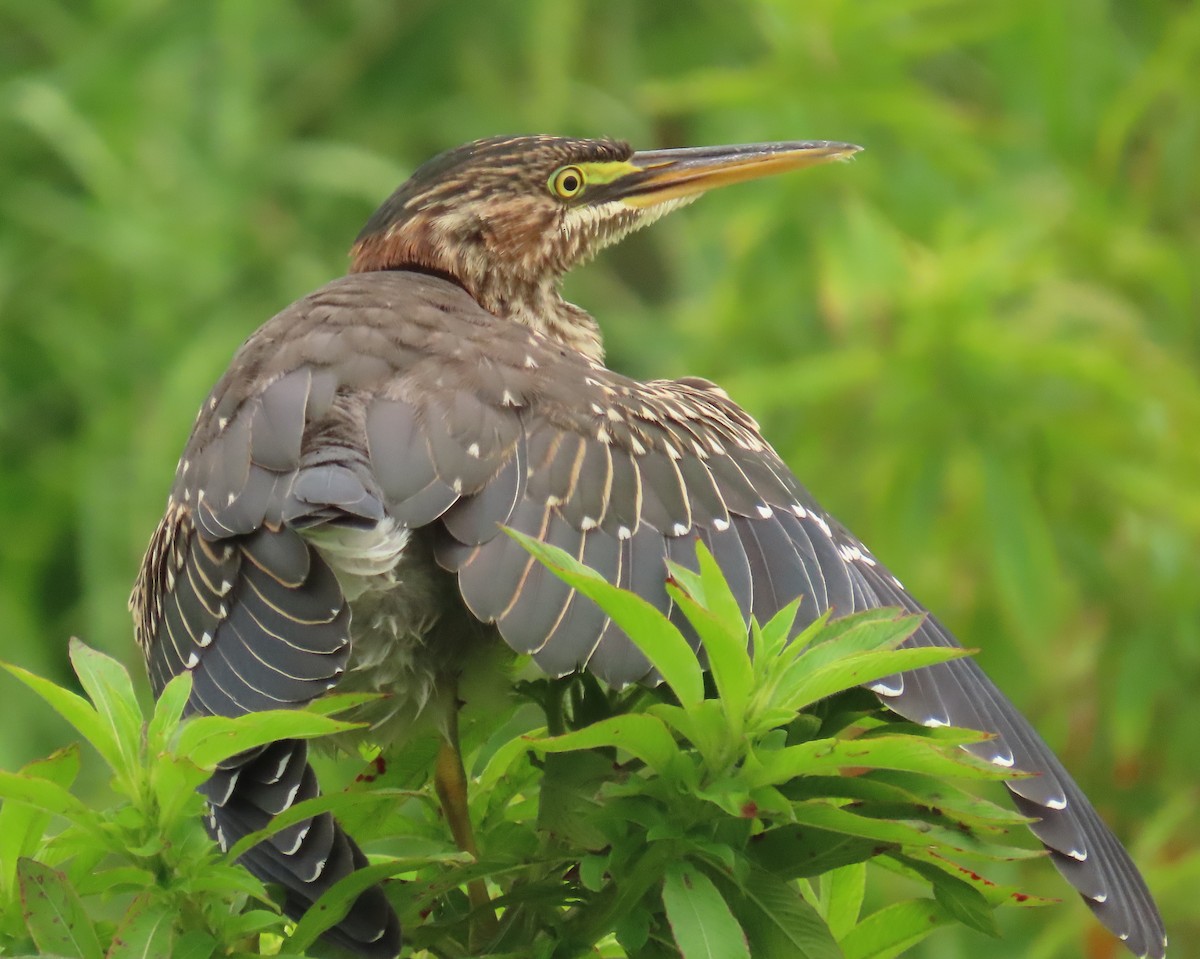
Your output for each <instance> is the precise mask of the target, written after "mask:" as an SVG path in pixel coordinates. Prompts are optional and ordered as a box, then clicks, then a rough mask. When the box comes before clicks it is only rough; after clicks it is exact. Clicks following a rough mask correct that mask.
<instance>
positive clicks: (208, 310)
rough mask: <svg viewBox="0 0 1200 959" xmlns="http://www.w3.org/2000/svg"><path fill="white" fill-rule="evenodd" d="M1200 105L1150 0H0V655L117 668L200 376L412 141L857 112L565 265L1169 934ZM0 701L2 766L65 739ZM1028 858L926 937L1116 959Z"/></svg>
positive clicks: (717, 136)
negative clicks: (979, 669) (1056, 789)
mask: <svg viewBox="0 0 1200 959" xmlns="http://www.w3.org/2000/svg"><path fill="white" fill-rule="evenodd" d="M1198 102H1200V5H1198V4H1196V3H1185V2H1179V0H1176V2H1169V0H1141V2H1137V3H1134V2H1126V3H1111V4H1109V3H1102V2H1099V0H1059V2H1052V3H1047V2H1045V0H1008V2H1005V3H984V2H968V0H857V2H838V0H814V2H811V3H801V2H798V0H774V2H771V0H759V2H749V0H719V2H718V0H710V2H700V3H662V4H652V3H648V2H644V0H606V2H603V3H599V2H596V3H589V2H583V0H521V2H497V3H490V4H484V3H478V4H467V3H456V2H446V0H413V2H406V3H398V2H394V3H382V2H366V0H356V2H336V3H335V2H284V0H228V2H224V3H208V2H173V3H170V2H165V0H103V2H101V0H96V2H75V3H67V2H58V0H38V2H37V3H31V2H29V0H0V531H2V532H0V655H2V656H3V657H4V658H6V659H8V660H10V661H15V662H18V663H20V664H22V665H24V666H27V667H29V668H32V669H35V670H37V671H39V672H41V673H43V674H46V675H50V676H52V677H55V678H57V679H60V680H61V679H65V678H66V676H67V675H68V670H67V664H66V638H67V637H68V636H69V635H72V634H74V635H79V636H81V637H82V638H84V639H85V640H86V641H87V642H89V643H91V644H93V645H96V646H99V647H101V648H104V649H106V650H109V651H112V652H115V653H116V654H118V655H120V656H122V657H123V658H124V659H126V660H127V661H128V662H130V663H131V664H135V665H136V660H137V654H136V652H135V650H134V649H133V644H132V634H131V628H130V624H129V619H128V614H127V612H126V609H125V599H126V596H127V594H128V591H129V586H130V583H131V582H132V579H133V576H134V572H135V569H136V565H137V562H138V560H139V558H140V555H141V552H142V550H143V549H144V547H145V544H146V541H147V539H148V538H149V535H150V532H151V530H152V528H153V526H154V523H155V521H156V519H157V517H158V515H159V512H160V510H161V508H162V506H163V504H164V502H165V496H166V491H167V487H168V485H169V483H170V478H171V474H172V471H173V468H174V464H175V460H176V458H177V456H178V454H179V451H180V450H181V448H182V445H183V442H184V440H185V439H186V436H187V432H188V429H189V427H190V424H191V420H192V416H193V415H194V412H195V410H196V407H197V405H198V403H199V401H200V399H201V398H202V397H203V396H204V395H205V393H206V392H207V390H208V388H209V387H210V385H211V384H212V382H213V381H214V380H215V378H216V377H217V376H218V375H219V373H220V372H221V370H222V369H223V368H224V365H225V364H226V362H227V361H228V358H229V357H230V355H231V354H232V352H233V350H234V349H235V348H236V346H237V345H238V343H240V341H241V340H242V339H243V338H244V337H245V336H246V335H248V334H249V333H250V332H251V331H252V330H253V329H254V328H255V327H256V326H258V325H259V324H260V323H261V322H263V321H264V320H265V319H266V318H268V317H269V316H270V315H272V314H273V313H274V312H276V311H277V310H279V309H280V308H282V307H283V306H285V305H286V304H288V303H289V302H291V301H292V300H294V299H296V298H297V297H299V296H301V295H303V294H304V293H306V292H308V291H309V290H311V289H312V288H314V287H316V286H318V285H320V284H321V283H323V282H325V281H326V280H328V279H330V278H332V277H334V276H336V275H338V274H339V273H341V272H342V271H343V270H344V267H345V262H346V261H345V258H344V255H345V251H346V249H347V248H348V246H349V244H350V241H351V240H352V239H353V237H354V235H355V234H356V233H357V231H358V228H359V226H360V225H361V223H362V222H363V221H364V220H365V218H366V217H367V216H368V215H369V214H370V212H371V210H372V209H373V208H374V206H375V205H376V204H377V203H378V202H379V201H380V200H382V199H383V197H385V196H386V195H387V193H389V192H390V191H391V189H392V188H393V187H394V186H395V184H396V183H397V182H398V181H400V180H401V179H403V177H404V176H405V175H406V174H407V173H408V172H410V171H411V170H412V169H413V167H414V166H415V165H417V164H418V163H419V162H421V161H422V160H424V159H425V158H427V157H428V156H429V155H431V154H433V153H435V152H438V151H440V150H442V149H445V148H446V147H449V146H453V145H455V144H458V143H460V142H462V141H465V140H469V139H473V138H475V137H480V136H487V135H492V134H496V133H511V132H556V133H566V134H575V135H585V136H597V135H614V136H618V137H621V138H626V139H629V140H630V141H632V142H633V143H634V144H635V145H636V146H639V147H656V146H676V145H691V144H707V143H724V142H743V141H752V140H767V139H797V138H828V139H839V140H849V141H853V142H856V143H861V144H863V145H865V146H866V148H867V149H866V151H865V152H864V153H863V154H861V155H860V157H859V158H858V159H856V161H855V162H853V163H852V164H849V165H835V166H832V167H826V168H821V169H818V170H814V171H810V172H807V173H804V174H798V175H794V176H788V177H785V178H781V179H778V180H771V181H765V182H760V183H755V184H750V185H744V186H740V187H737V188H733V189H730V190H727V191H721V192H719V193H718V194H715V195H714V196H712V197H709V198H706V199H704V200H702V201H701V202H700V203H699V204H697V205H696V206H695V207H693V208H691V209H689V210H687V211H685V212H683V213H681V214H677V215H676V216H674V217H671V218H670V219H668V220H667V221H665V222H664V223H662V224H661V225H658V226H656V227H654V228H653V229H652V230H650V231H648V232H647V233H644V234H641V235H639V236H637V237H634V238H632V239H630V240H629V241H628V242H626V243H625V244H623V245H622V246H620V247H618V248H615V249H614V250H612V251H610V252H608V253H606V254H604V255H603V256H602V257H601V258H600V260H599V261H598V262H596V263H595V264H593V265H591V266H589V267H588V268H586V269H585V270H583V271H581V272H579V273H578V274H577V275H575V276H572V277H571V278H569V280H568V283H567V291H568V294H569V298H572V299H574V300H575V301H576V302H579V303H580V304H581V305H583V306H585V307H586V308H588V309H590V310H591V311H592V312H593V313H594V314H595V315H596V316H597V318H598V319H599V320H600V321H601V323H602V325H603V326H604V328H605V330H606V333H607V336H608V343H609V358H610V362H611V364H612V365H613V366H615V367H616V368H618V369H621V370H622V371H624V372H628V373H631V374H635V375H639V376H647V377H649V376H672V375H683V374H696V375H703V376H706V377H709V378H711V379H714V380H717V381H718V382H721V383H722V384H723V385H725V386H726V387H727V388H728V390H729V392H730V393H731V394H732V395H733V396H734V398H735V399H737V400H738V401H740V402H741V403H742V404H744V405H745V406H746V407H747V408H748V409H749V410H750V411H751V412H752V413H753V414H754V415H755V416H756V417H758V418H759V420H760V422H761V423H762V426H763V428H764V431H765V432H766V434H767V436H768V437H769V438H771V439H772V441H773V442H774V443H775V444H776V445H777V447H778V448H779V450H780V452H781V453H782V454H783V455H784V457H785V459H786V460H787V461H788V462H789V463H790V464H791V465H792V466H793V467H794V469H795V470H796V472H797V473H798V475H799V476H800V477H801V479H802V480H803V481H804V482H805V483H806V484H807V485H808V486H809V487H810V488H811V489H812V491H813V492H814V493H815V494H816V495H817V497H818V498H819V499H821V500H822V501H823V502H824V503H825V504H826V505H827V506H829V507H830V508H831V510H832V511H833V512H834V513H836V514H837V515H838V516H839V517H840V518H841V519H842V520H843V521H844V522H846V523H847V524H848V525H849V526H850V527H851V528H852V529H853V530H855V531H856V532H857V533H858V534H859V535H860V536H862V537H863V538H864V539H865V540H866V541H867V542H868V543H869V544H870V545H871V546H872V548H873V549H874V551H875V552H876V553H877V554H878V555H880V556H881V557H883V558H884V559H885V560H887V561H888V562H889V564H890V565H891V566H893V567H894V569H895V570H896V572H897V573H898V574H899V575H900V577H901V578H902V579H903V580H904V581H905V583H906V585H908V586H909V588H910V589H912V590H913V592H915V593H916V594H917V595H918V596H920V597H921V598H922V599H923V600H924V601H925V602H926V603H927V604H929V605H930V606H931V607H932V608H933V609H935V610H937V611H938V613H939V615H940V616H941V617H942V618H943V619H944V620H945V621H946V622H947V623H948V624H949V625H950V626H951V627H952V628H953V629H954V630H955V631H956V632H957V633H958V635H959V636H960V637H962V638H963V640H964V641H965V642H966V643H967V644H968V645H978V646H980V647H982V649H983V652H982V653H981V657H980V658H981V661H982V662H983V664H984V665H985V667H986V668H987V669H988V670H989V671H990V672H991V673H992V675H993V676H994V677H995V678H996V679H997V680H998V681H999V682H1000V684H1001V685H1002V686H1003V687H1004V688H1005V689H1006V690H1008V691H1009V693H1010V694H1011V696H1012V698H1013V699H1014V700H1015V701H1016V702H1017V703H1018V704H1019V705H1020V706H1021V707H1022V708H1023V709H1024V710H1026V712H1027V713H1028V714H1029V715H1030V716H1031V717H1033V719H1034V720H1035V722H1036V724H1037V725H1038V727H1039V728H1040V729H1042V730H1043V731H1044V733H1045V735H1046V737H1047V739H1048V740H1049V741H1050V742H1051V743H1052V744H1053V745H1055V746H1056V748H1058V749H1059V750H1060V752H1061V754H1062V755H1063V757H1064V759H1065V760H1066V762H1067V765H1068V766H1069V767H1070V768H1071V769H1072V770H1073V771H1074V772H1075V774H1076V776H1077V777H1078V779H1079V780H1080V782H1081V783H1082V784H1083V785H1084V787H1085V789H1087V791H1088V792H1089V793H1090V794H1091V795H1092V797H1093V798H1094V799H1095V800H1096V802H1097V804H1098V806H1099V807H1100V808H1101V810H1102V811H1103V812H1104V813H1105V814H1106V816H1107V817H1108V819H1109V821H1110V822H1111V823H1112V824H1113V825H1114V827H1115V828H1116V831H1117V832H1118V833H1119V834H1120V835H1121V836H1122V837H1123V838H1125V839H1127V840H1128V841H1129V843H1130V844H1131V848H1132V849H1133V851H1134V853H1135V857H1136V858H1137V859H1138V861H1139V862H1140V863H1141V864H1142V865H1143V866H1144V868H1145V870H1146V873H1147V875H1148V878H1149V880H1150V883H1151V886H1152V887H1153V888H1154V889H1155V890H1156V892H1157V893H1158V895H1159V896H1160V899H1161V902H1162V905H1163V908H1164V912H1165V914H1166V915H1167V919H1168V926H1169V928H1170V931H1171V934H1172V939H1173V941H1174V942H1175V943H1177V944H1178V946H1179V948H1177V949H1175V950H1173V952H1172V955H1174V956H1180V957H1186V956H1188V955H1196V954H1198V953H1195V952H1189V951H1188V950H1189V949H1192V948H1195V947H1194V946H1190V945H1189V942H1195V941H1198V940H1200V920H1198V919H1197V918H1196V914H1197V909H1196V907H1195V905H1194V904H1195V901H1196V900H1195V889H1196V888H1197V883H1200V854H1198V853H1197V846H1198V836H1200V825H1198V824H1197V816H1196V807H1197V800H1198V798H1200V787H1198V777H1197V772H1196V769H1197V760H1196V755H1197V742H1198V740H1200V381H1198V377H1197V371H1198V369H1200V289H1198V283H1200V281H1198V280H1197V274H1198V273H1200V172H1198V170H1197V157H1200V108H1198V107H1197V103H1198ZM139 669H140V667H139ZM0 696H2V697H3V698H2V700H0V701H2V702H3V703H4V706H3V717H4V723H3V730H4V732H3V734H2V735H0V767H4V768H10V769H11V768H14V767H15V766H16V765H18V764H19V763H20V762H22V761H25V760H28V759H30V758H32V757H33V756H36V755H39V754H42V753H45V752H47V751H48V750H49V749H51V748H52V747H53V746H55V745H57V744H59V743H60V742H61V741H62V740H63V739H64V738H65V737H66V729H65V727H64V726H62V725H60V724H58V723H57V722H56V720H55V719H54V718H53V717H52V716H51V715H50V714H49V711H48V710H47V709H45V708H44V707H41V706H39V705H38V704H37V703H36V702H34V701H33V700H32V699H31V697H30V696H28V695H26V694H25V693H24V691H23V690H21V689H18V687H17V684H16V683H14V682H12V681H9V680H0ZM97 788H99V786H97ZM998 875H999V876H1000V877H1002V878H1011V873H1010V872H1009V871H1007V870H1006V869H1004V868H1001V869H999V870H998ZM1026 876H1027V879H1026V880H1025V881H1026V882H1027V883H1028V885H1029V886H1030V887H1031V889H1033V890H1035V891H1039V892H1043V893H1048V894H1051V895H1066V896H1067V897H1068V899H1069V902H1068V903H1067V904H1066V905H1064V906H1062V907H1058V908H1054V909H1051V910H1048V911H1047V910H1040V911H1032V912H1025V911H1022V912H1014V913H1010V914H1008V915H1006V916H1005V917H1004V919H1005V922H1004V928H1005V931H1006V939H1005V940H1004V941H1003V942H1000V943H995V942H992V941H990V940H987V939H984V938H983V937H981V936H978V935H975V934H970V933H966V932H963V933H953V932H950V933H945V934H940V935H935V936H934V937H933V939H932V940H931V941H930V942H929V943H927V944H926V945H925V946H923V947H922V948H921V949H920V950H918V951H917V952H915V953H914V955H919V956H922V957H955V956H963V955H967V954H968V953H969V954H970V955H971V956H972V957H974V959H985V957H1001V956H1005V957H1007V956H1014V955H1021V956H1026V957H1033V959H1039V957H1041V959H1050V957H1075V956H1081V955H1082V956H1086V957H1087V959H1106V957H1110V956H1115V955H1116V952H1115V951H1113V950H1112V947H1111V941H1110V940H1108V939H1107V938H1106V937H1104V936H1103V935H1102V934H1100V933H1099V932H1098V931H1097V929H1096V927H1095V926H1094V924H1093V923H1092V922H1091V921H1090V918H1089V916H1088V914H1087V910H1086V909H1084V908H1083V907H1082V906H1081V905H1079V904H1078V903H1077V902H1075V901H1074V897H1073V896H1070V894H1069V890H1067V887H1066V886H1065V885H1063V884H1062V883H1060V882H1059V881H1057V877H1055V876H1054V875H1053V870H1051V869H1050V867H1049V866H1048V865H1045V864H1038V865H1037V867H1036V868H1034V869H1032V870H1029V871H1027V873H1026ZM892 881H898V880H891V879H889V878H887V877H882V878H879V879H878V880H877V882H876V885H875V899H876V901H884V900H886V898H887V897H888V896H889V894H890V892H891V890H890V889H889V886H888V884H889V883H890V882H892Z"/></svg>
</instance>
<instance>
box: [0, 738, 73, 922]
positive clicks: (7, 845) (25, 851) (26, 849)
mask: <svg viewBox="0 0 1200 959" xmlns="http://www.w3.org/2000/svg"><path fill="white" fill-rule="evenodd" d="M78 774H79V746H78V745H77V744H74V743H72V744H71V745H70V746H67V747H65V748H64V749H60V750H58V751H57V752H54V753H52V754H51V755H49V756H47V757H46V758H45V759H37V760H34V761H33V762H31V763H29V764H28V765H26V766H23V767H22V768H21V770H20V771H19V772H18V773H17V774H16V775H17V776H18V777H21V778H23V779H32V780H42V781H44V782H50V783H53V784H54V785H55V786H59V787H61V788H62V789H64V790H66V789H68V788H70V786H71V784H72V783H73V782H74V781H75V777H76V776H77V775H78ZM50 817H51V813H50V812H49V811H47V810H46V809H45V808H44V807H39V806H33V805H29V804H27V803H23V802H6V803H4V804H2V805H0V902H6V901H8V900H9V898H10V897H11V896H12V895H13V891H14V883H15V882H16V878H17V860H18V859H20V858H21V857H22V856H32V855H33V854H34V853H36V852H37V850H38V847H39V846H40V845H41V843H42V834H43V833H44V832H45V830H46V826H47V825H48V824H49V823H50Z"/></svg>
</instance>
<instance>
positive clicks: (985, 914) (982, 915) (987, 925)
mask: <svg viewBox="0 0 1200 959" xmlns="http://www.w3.org/2000/svg"><path fill="white" fill-rule="evenodd" d="M936 875H937V878H935V879H934V880H933V895H934V898H935V899H937V901H938V902H939V903H941V904H942V906H943V907H944V908H945V910H946V912H948V913H949V914H950V915H951V916H953V917H954V918H955V919H957V920H958V921H959V922H961V923H962V924H963V925H964V926H969V927H970V928H971V929H976V930H978V931H979V932H982V933H985V934H986V935H989V936H993V937H995V938H999V936H1000V930H999V929H998V928H997V927H996V917H995V915H994V914H993V912H992V910H993V908H994V907H993V906H992V905H991V904H990V903H989V902H988V901H987V900H986V899H985V898H984V897H983V894H982V893H981V892H979V891H978V890H977V889H973V888H972V887H971V886H969V885H968V884H967V883H965V882H962V881H960V880H958V879H954V878H953V877H951V876H948V875H946V874H945V873H942V872H939V873H937V874H936Z"/></svg>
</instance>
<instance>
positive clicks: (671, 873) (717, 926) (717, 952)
mask: <svg viewBox="0 0 1200 959" xmlns="http://www.w3.org/2000/svg"><path fill="white" fill-rule="evenodd" d="M662 900H663V906H664V907H665V908H666V911H667V921H668V922H669V923H670V924H671V932H672V933H674V935H675V942H676V944H677V945H678V946H679V951H680V953H681V954H682V956H683V959H740V957H744V959H750V947H749V945H748V943H747V941H746V934H745V933H744V932H743V931H742V927H741V926H740V925H739V924H738V921H737V920H736V919H735V918H734V917H733V913H732V912H731V911H730V909H729V905H728V903H726V902H725V899H724V897H722V895H721V893H720V892H719V891H718V890H717V887H716V886H715V885H713V882H712V880H711V879H709V878H708V876H706V875H705V874H704V873H702V872H701V871H700V870H699V869H697V868H696V867H695V866H692V865H691V864H689V863H672V864H671V865H670V866H668V868H667V874H666V877H665V878H664V879H663V890H662Z"/></svg>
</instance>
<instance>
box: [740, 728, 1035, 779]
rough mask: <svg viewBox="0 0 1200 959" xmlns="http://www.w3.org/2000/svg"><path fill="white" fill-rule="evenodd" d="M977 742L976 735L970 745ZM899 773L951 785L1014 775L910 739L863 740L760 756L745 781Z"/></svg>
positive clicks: (954, 750) (819, 743) (802, 745)
mask: <svg viewBox="0 0 1200 959" xmlns="http://www.w3.org/2000/svg"><path fill="white" fill-rule="evenodd" d="M976 738H977V735H976V734H971V735H970V737H969V739H968V741H971V740H974V739H976ZM864 767H865V768H869V769H899V770H904V771H907V772H916V773H924V774H926V775H929V776H936V777H941V778H946V779H980V780H990V781H994V782H1003V781H1005V780H1007V779H1011V778H1012V771H1011V770H1007V769H1000V768H998V767H996V766H995V765H993V764H992V763H989V762H986V761H985V760H982V759H978V758H976V757H974V756H972V755H971V754H970V753H967V752H964V751H963V750H961V749H958V748H957V747H947V746H945V745H942V744H941V743H940V742H938V741H936V740H930V739H925V738H922V737H920V736H910V735H904V734H901V735H882V736H872V737H861V738H858V739H814V740H811V741H810V742H807V743H800V744H799V745H796V746H787V747H785V748H783V749H776V750H760V751H758V752H757V753H755V754H754V761H753V762H751V761H749V760H748V761H747V762H746V765H745V768H744V772H743V775H744V776H745V778H746V781H747V782H748V783H749V784H750V785H751V786H765V785H779V784H782V783H787V782H790V781H791V780H793V779H795V778H797V777H798V776H817V775H836V774H840V773H843V772H844V771H848V770H854V769H859V768H864Z"/></svg>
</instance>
